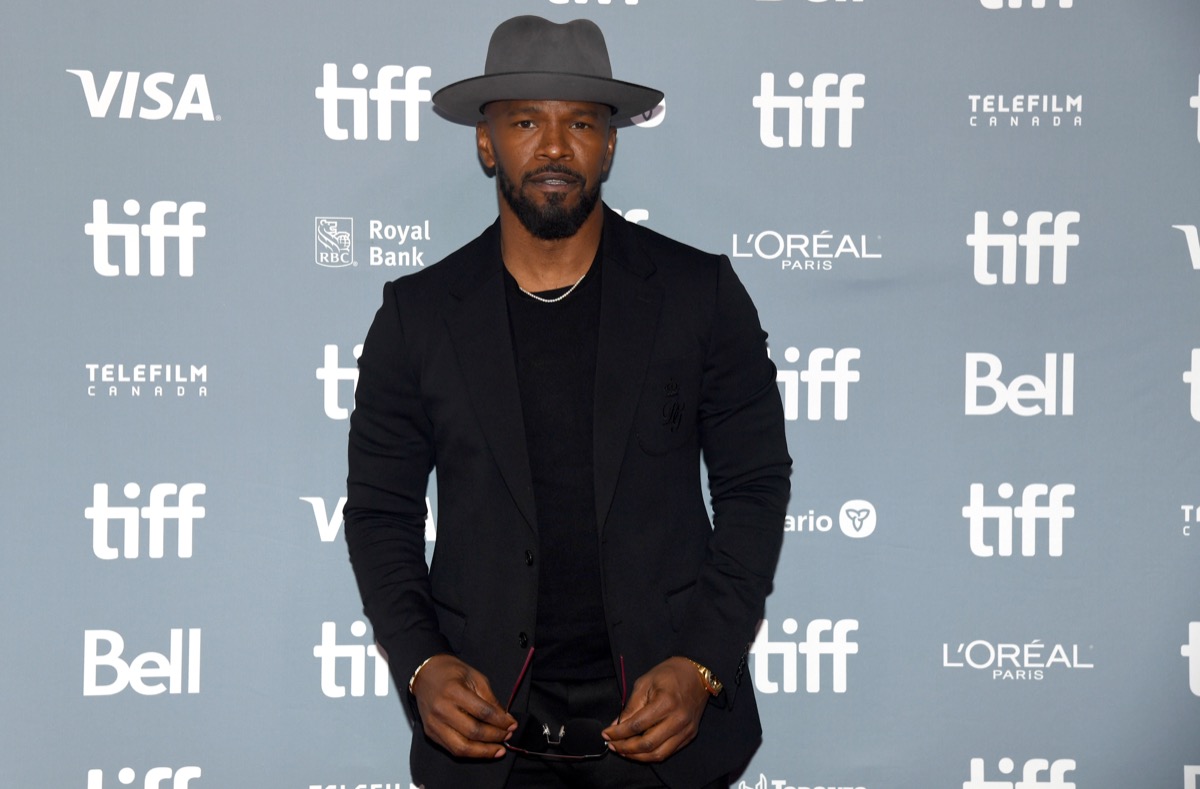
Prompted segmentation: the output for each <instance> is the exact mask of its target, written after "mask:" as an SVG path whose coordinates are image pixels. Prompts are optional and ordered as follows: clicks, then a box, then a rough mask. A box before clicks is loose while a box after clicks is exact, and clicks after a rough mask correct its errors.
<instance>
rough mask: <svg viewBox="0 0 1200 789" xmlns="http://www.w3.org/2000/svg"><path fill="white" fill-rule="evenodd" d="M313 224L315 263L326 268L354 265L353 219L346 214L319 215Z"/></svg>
mask: <svg viewBox="0 0 1200 789" xmlns="http://www.w3.org/2000/svg"><path fill="white" fill-rule="evenodd" d="M315 225H316V226H315V228H314V233H313V234H314V236H315V241H314V243H313V247H314V250H315V253H314V254H315V259H316V263H317V265H318V266H325V267H326V268H342V267H343V266H353V265H355V260H354V220H353V219H351V218H350V217H347V216H319V217H317V218H316V222H315Z"/></svg>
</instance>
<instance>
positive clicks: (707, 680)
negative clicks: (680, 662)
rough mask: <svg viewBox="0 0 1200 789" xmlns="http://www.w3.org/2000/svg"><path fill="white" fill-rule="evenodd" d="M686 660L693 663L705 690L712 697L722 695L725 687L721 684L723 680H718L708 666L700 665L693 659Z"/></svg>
mask: <svg viewBox="0 0 1200 789" xmlns="http://www.w3.org/2000/svg"><path fill="white" fill-rule="evenodd" d="M684 660H686V661H687V662H689V663H691V664H692V665H693V666H695V667H696V670H697V671H699V672H700V682H701V683H703V685H704V689H705V690H707V691H708V693H709V695H710V696H719V695H720V694H721V689H722V688H724V687H725V686H724V685H722V684H721V680H719V679H717V678H716V677H715V676H714V675H713V673H712V672H711V671H710V670H709V669H708V668H707V667H706V666H702V665H700V664H699V663H697V662H696V661H694V660H692V659H691V658H684Z"/></svg>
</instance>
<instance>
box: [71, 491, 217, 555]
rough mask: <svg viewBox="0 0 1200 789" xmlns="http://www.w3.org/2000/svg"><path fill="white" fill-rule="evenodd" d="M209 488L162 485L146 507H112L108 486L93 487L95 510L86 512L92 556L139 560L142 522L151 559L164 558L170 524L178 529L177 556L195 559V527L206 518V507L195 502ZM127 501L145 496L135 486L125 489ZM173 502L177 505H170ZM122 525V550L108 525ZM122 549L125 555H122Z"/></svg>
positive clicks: (152, 495) (93, 505)
mask: <svg viewBox="0 0 1200 789" xmlns="http://www.w3.org/2000/svg"><path fill="white" fill-rule="evenodd" d="M205 491H206V488H205V486H204V484H203V483H201V482H187V483H184V484H183V485H180V486H177V485H175V484H174V483H171V482H160V483H158V484H157V485H154V486H153V487H152V488H150V503H149V504H147V505H145V506H144V507H140V508H139V507H138V506H137V505H136V504H134V505H132V506H127V505H122V506H116V505H111V504H109V501H108V485H107V484H105V483H103V482H100V483H97V484H95V485H93V486H92V506H90V507H87V508H86V509H84V511H83V517H85V518H87V519H88V520H90V521H91V522H92V553H93V554H95V556H96V558H97V559H105V560H109V559H120V558H122V557H124V558H126V559H136V558H138V556H139V554H140V544H141V539H142V531H143V529H142V519H143V518H144V519H145V521H146V528H145V532H146V535H147V536H146V540H147V542H148V546H147V550H146V553H147V555H148V556H149V557H150V558H151V559H161V558H162V557H163V542H164V534H165V532H166V530H167V521H174V523H175V525H176V533H177V534H178V537H177V539H176V552H177V554H178V556H179V558H180V559H190V558H191V557H192V527H193V526H194V525H195V523H196V521H198V520H200V519H201V518H203V517H204V507H200V506H197V505H196V498H197V497H199V496H203V495H204V493H205ZM124 494H125V499H126V500H127V501H134V500H135V499H137V498H138V497H139V496H141V494H142V488H141V486H140V485H138V484H137V483H136V482H130V483H128V484H127V485H125V487H124ZM172 498H175V500H176V503H174V504H168V503H167V502H168V501H170V500H171V499H172ZM114 520H115V521H119V522H120V523H121V524H122V526H123V528H122V530H121V531H122V533H123V536H124V539H123V540H122V541H121V545H120V547H117V546H114V545H113V544H112V539H111V536H112V535H111V532H110V529H109V524H110V523H111V522H112V521H114ZM122 549H123V550H124V552H123V553H122Z"/></svg>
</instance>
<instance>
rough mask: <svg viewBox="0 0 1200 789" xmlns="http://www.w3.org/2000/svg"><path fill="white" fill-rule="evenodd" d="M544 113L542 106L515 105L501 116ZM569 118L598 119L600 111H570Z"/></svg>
mask: <svg viewBox="0 0 1200 789" xmlns="http://www.w3.org/2000/svg"><path fill="white" fill-rule="evenodd" d="M544 111H545V109H544V106H543V105H542V104H537V103H533V104H517V105H513V106H511V107H509V108H508V109H506V110H504V111H503V112H502V113H501V114H503V115H529V114H538V113H541V112H544ZM571 117H574V118H599V117H600V111H599V109H586V108H582V107H581V108H579V109H576V110H574V111H572V112H571Z"/></svg>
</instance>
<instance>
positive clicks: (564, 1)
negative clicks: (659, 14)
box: [550, 0, 638, 5]
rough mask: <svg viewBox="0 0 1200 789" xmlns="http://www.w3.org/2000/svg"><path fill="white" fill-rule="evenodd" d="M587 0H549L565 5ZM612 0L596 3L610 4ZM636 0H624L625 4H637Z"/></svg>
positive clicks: (584, 2) (581, 3)
mask: <svg viewBox="0 0 1200 789" xmlns="http://www.w3.org/2000/svg"><path fill="white" fill-rule="evenodd" d="M587 1H588V0H550V2H551V3H554V4H555V5H567V4H568V3H571V2H574V3H575V5H587ZM612 2H613V0H596V4H597V5H612ZM637 4H638V0H625V5H637Z"/></svg>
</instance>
